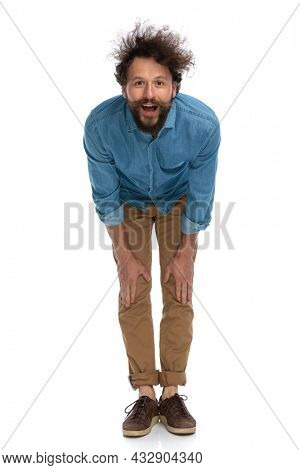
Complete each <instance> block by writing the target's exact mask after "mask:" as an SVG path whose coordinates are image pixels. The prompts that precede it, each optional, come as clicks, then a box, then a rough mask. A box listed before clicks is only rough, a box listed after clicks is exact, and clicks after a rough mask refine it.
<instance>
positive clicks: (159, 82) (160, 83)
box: [156, 80, 164, 86]
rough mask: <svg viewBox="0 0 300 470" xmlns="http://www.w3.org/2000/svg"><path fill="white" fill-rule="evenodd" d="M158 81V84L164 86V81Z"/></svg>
mask: <svg viewBox="0 0 300 470" xmlns="http://www.w3.org/2000/svg"><path fill="white" fill-rule="evenodd" d="M156 83H157V84H158V86H162V85H163V84H164V82H162V81H161V80H157V82H156Z"/></svg>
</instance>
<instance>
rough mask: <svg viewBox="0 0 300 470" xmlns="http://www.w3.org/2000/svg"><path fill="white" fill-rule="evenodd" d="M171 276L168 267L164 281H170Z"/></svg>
mask: <svg viewBox="0 0 300 470" xmlns="http://www.w3.org/2000/svg"><path fill="white" fill-rule="evenodd" d="M169 277H170V269H169V268H166V270H165V275H164V282H168V280H169Z"/></svg>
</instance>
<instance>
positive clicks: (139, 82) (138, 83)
mask: <svg viewBox="0 0 300 470" xmlns="http://www.w3.org/2000/svg"><path fill="white" fill-rule="evenodd" d="M141 83H143V82H142V80H138V81H136V82H135V85H137V86H139V85H140V84H141Z"/></svg>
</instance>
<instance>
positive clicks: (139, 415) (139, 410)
mask: <svg viewBox="0 0 300 470" xmlns="http://www.w3.org/2000/svg"><path fill="white" fill-rule="evenodd" d="M147 398H148V397H147V396H146V395H143V396H141V397H139V398H138V399H137V400H135V401H133V402H132V403H130V404H129V405H127V406H126V408H125V410H124V412H125V413H126V414H127V417H128V416H129V415H130V414H131V418H135V419H137V420H140V419H141V420H142V419H143V418H144V417H145V413H146V409H145V403H146V401H147ZM131 405H134V406H133V407H132V408H131V410H129V411H127V408H129V407H130V406H131Z"/></svg>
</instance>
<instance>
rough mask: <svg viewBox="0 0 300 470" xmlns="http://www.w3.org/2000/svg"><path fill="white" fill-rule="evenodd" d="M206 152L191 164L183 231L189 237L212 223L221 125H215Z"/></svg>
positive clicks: (207, 141) (208, 137)
mask: <svg viewBox="0 0 300 470" xmlns="http://www.w3.org/2000/svg"><path fill="white" fill-rule="evenodd" d="M207 134H208V135H207V138H206V140H205V143H204V146H203V148H202V149H201V150H200V152H199V154H198V155H197V156H196V157H195V158H194V159H193V160H192V161H191V162H190V164H189V179H188V189H187V198H186V205H185V211H184V213H183V215H182V219H181V231H182V232H183V233H186V234H190V233H195V232H199V231H200V230H205V229H206V227H207V226H208V225H209V223H210V221H211V212H212V206H213V201H214V195H215V178H216V171H217V166H218V149H219V146H220V142H221V135H220V123H219V121H216V122H215V123H214V124H212V125H211V126H210V128H209V130H208V132H207Z"/></svg>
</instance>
